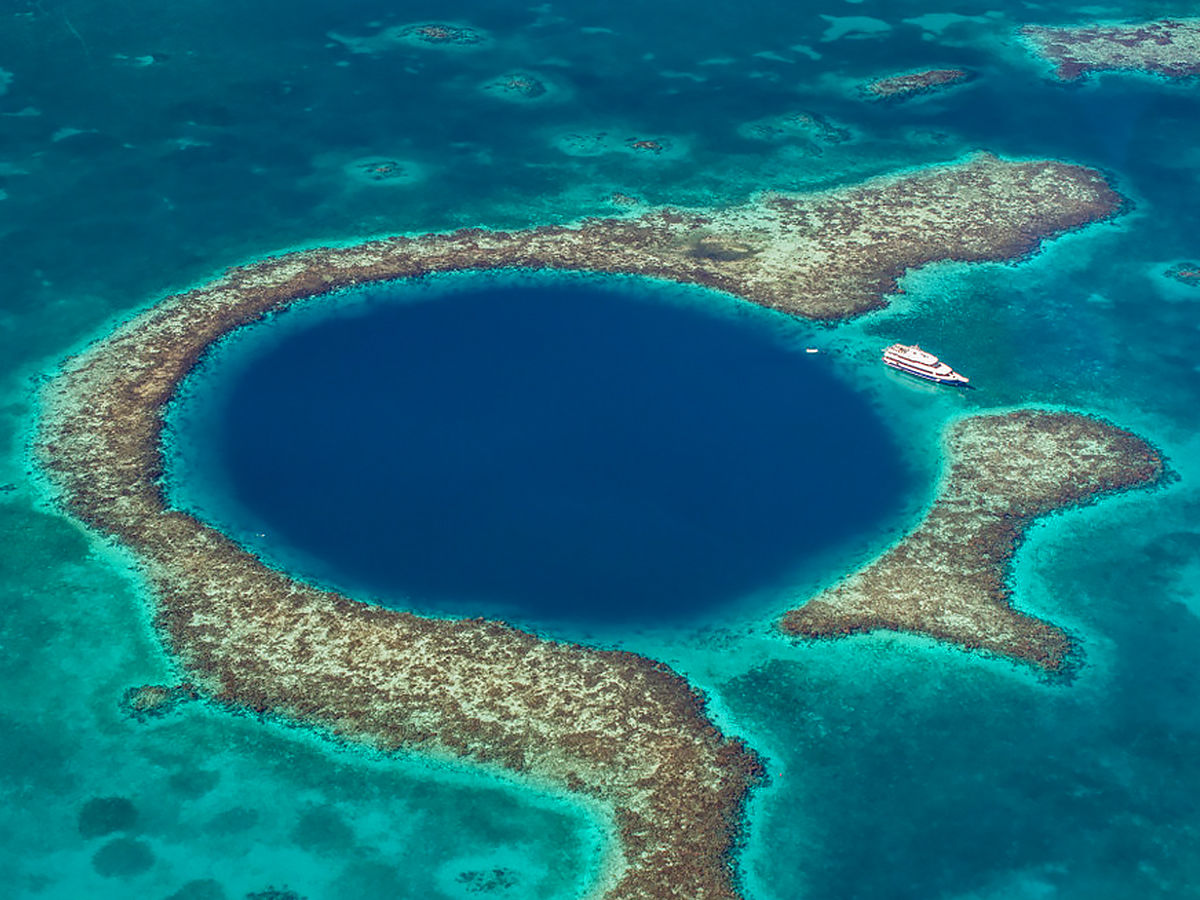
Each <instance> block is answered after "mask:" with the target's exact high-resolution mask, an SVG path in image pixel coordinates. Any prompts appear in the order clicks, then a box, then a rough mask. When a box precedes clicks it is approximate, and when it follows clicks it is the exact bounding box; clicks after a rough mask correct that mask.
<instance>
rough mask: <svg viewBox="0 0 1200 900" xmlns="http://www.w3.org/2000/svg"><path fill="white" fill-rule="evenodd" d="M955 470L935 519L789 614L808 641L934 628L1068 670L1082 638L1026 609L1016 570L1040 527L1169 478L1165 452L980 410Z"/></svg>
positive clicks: (1098, 429) (963, 429)
mask: <svg viewBox="0 0 1200 900" xmlns="http://www.w3.org/2000/svg"><path fill="white" fill-rule="evenodd" d="M947 445H948V447H947V449H948V451H949V453H950V468H949V471H948V472H947V474H946V476H945V478H944V481H943V484H942V488H941V491H940V492H939V494H938V497H937V499H936V500H935V501H934V504H933V507H932V509H931V510H930V511H929V513H928V515H927V516H926V517H925V519H924V521H922V522H921V523H920V524H919V525H918V526H917V527H916V528H915V529H914V530H913V531H912V532H910V533H909V534H908V536H907V537H905V538H904V539H903V540H901V541H900V542H899V543H898V544H897V545H896V546H894V547H893V548H891V549H890V550H888V551H887V552H886V553H884V554H883V556H881V557H880V558H879V559H877V560H876V561H875V562H873V563H871V564H870V565H868V566H867V567H866V568H864V569H862V570H860V571H858V572H855V573H853V574H852V575H849V576H848V577H846V578H845V579H843V580H842V581H841V582H839V583H838V584H837V585H835V586H834V587H832V588H830V589H829V590H827V591H825V592H824V593H822V594H819V595H818V596H816V597H814V598H813V599H811V600H809V601H808V602H807V603H805V604H804V605H803V606H801V607H799V608H798V609H794V610H792V611H791V612H789V613H787V615H786V616H784V619H783V622H782V625H781V627H782V628H783V630H784V631H785V632H787V633H788V634H791V635H795V636H798V637H836V636H841V635H847V634H854V633H859V632H869V631H876V630H890V631H902V632H909V633H915V634H925V635H930V636H932V637H935V638H938V639H939V640H943V641H947V642H949V643H953V644H958V645H959V646H961V647H964V648H967V649H981V650H987V651H990V652H992V653H996V654H999V655H1001V656H1008V657H1011V658H1013V659H1017V660H1022V661H1024V662H1028V663H1031V664H1033V665H1034V666H1037V667H1040V668H1041V669H1044V670H1046V671H1050V672H1059V671H1062V670H1063V669H1064V667H1065V666H1066V665H1067V663H1068V660H1069V657H1070V655H1071V650H1072V643H1071V639H1070V638H1069V637H1068V636H1067V635H1066V634H1065V633H1064V632H1063V631H1062V630H1061V629H1059V628H1057V627H1055V626H1054V625H1051V624H1049V623H1047V622H1044V621H1042V620H1040V619H1037V618H1035V617H1033V616H1030V615H1028V614H1026V613H1023V612H1021V611H1019V610H1017V609H1014V608H1013V606H1012V604H1011V603H1010V602H1009V589H1008V582H1007V575H1008V567H1009V564H1010V561H1011V559H1012V556H1013V553H1014V551H1015V549H1016V547H1017V545H1018V543H1019V542H1020V540H1021V537H1022V535H1023V533H1024V531H1025V529H1026V528H1027V527H1028V525H1029V523H1030V522H1031V521H1032V520H1033V519H1035V518H1037V517H1038V516H1042V515H1045V514H1047V513H1049V512H1053V511H1054V510H1058V509H1063V508H1065V507H1070V506H1076V505H1079V504H1081V503H1085V502H1087V501H1089V500H1090V499H1092V498H1093V497H1095V496H1097V495H1099V494H1103V493H1108V492H1112V491H1119V490H1125V489H1128V488H1133V487H1137V486H1139V485H1145V484H1150V483H1152V482H1155V481H1157V480H1158V479H1159V478H1161V477H1162V474H1163V462H1162V459H1161V458H1160V457H1159V455H1158V454H1157V452H1156V451H1155V450H1154V449H1153V448H1152V447H1151V446H1150V445H1148V444H1146V443H1145V442H1144V441H1142V440H1141V439H1140V438H1137V437H1135V436H1134V435H1132V434H1130V433H1129V432H1127V431H1122V430H1121V429H1119V428H1116V427H1114V426H1112V425H1109V424H1107V423H1105V422H1102V421H1100V420H1098V419H1094V418H1091V417H1088V416H1081V415H1075V414H1070V413H1051V412H1040V411H1034V410H1024V411H1021V412H1014V413H1009V414H1006V415H999V416H996V415H989V416H976V417H973V418H970V419H965V420H963V421H962V422H959V423H958V424H957V425H955V426H954V427H953V428H952V429H951V431H950V433H949V435H948V438H947Z"/></svg>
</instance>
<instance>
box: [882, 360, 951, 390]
mask: <svg viewBox="0 0 1200 900" xmlns="http://www.w3.org/2000/svg"><path fill="white" fill-rule="evenodd" d="M883 364H884V365H885V366H887V367H888V368H890V369H895V370H896V371H897V372H904V373H905V374H906V375H913V376H915V377H917V378H920V379H922V380H923V381H932V382H933V383H934V384H946V385H950V386H951V387H966V386H967V379H965V378H963V377H962V376H961V375H951V376H949V377H946V378H940V377H938V376H937V375H933V374H931V373H929V372H922V371H921V370H920V369H917V368H909V367H908V366H906V365H904V364H903V363H899V362H893V361H892V360H890V359H885V360H884V361H883Z"/></svg>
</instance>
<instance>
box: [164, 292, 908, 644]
mask: <svg viewBox="0 0 1200 900" xmlns="http://www.w3.org/2000/svg"><path fill="white" fill-rule="evenodd" d="M459 281H460V283H459V285H458V287H456V288H454V289H451V290H448V291H446V292H444V293H443V294H441V295H440V296H436V297H435V298H433V299H428V298H426V299H423V300H420V301H419V302H411V297H412V295H413V293H414V288H412V287H410V286H409V285H407V284H405V283H403V282H401V283H397V284H394V285H391V286H388V287H383V288H374V289H371V290H370V291H367V292H363V293H365V294H366V296H365V298H364V297H362V296H359V297H357V298H355V299H357V300H358V303H356V304H354V305H353V306H350V307H348V308H347V307H344V306H342V307H339V305H338V299H339V298H333V299H330V300H326V301H323V302H318V303H313V304H310V305H308V306H307V307H306V308H304V309H302V310H300V311H294V312H290V313H287V314H285V315H284V316H282V317H276V318H274V319H272V320H269V321H268V322H266V323H265V324H260V325H256V326H251V327H250V328H248V329H245V330H244V331H243V332H242V333H240V334H235V335H234V336H233V337H232V338H230V339H229V340H227V342H226V344H227V345H228V346H225V347H223V348H222V351H221V352H220V353H218V354H216V355H215V358H214V359H212V360H210V361H209V362H208V364H207V365H205V366H204V367H203V369H202V371H201V372H200V373H199V374H197V375H196V376H194V377H193V379H192V382H191V383H190V384H189V389H188V399H187V400H186V401H185V402H184V404H183V405H182V408H181V409H179V410H178V411H177V414H176V417H175V418H176V421H177V422H178V423H179V424H177V426H176V427H175V429H174V431H173V434H172V440H173V443H174V445H175V446H176V448H177V453H178V454H179V455H180V457H181V459H179V460H178V461H177V463H176V467H177V468H178V469H179V470H180V471H182V472H184V473H185V475H184V476H177V477H176V478H175V481H177V482H181V481H186V483H182V484H180V485H179V488H178V489H179V490H181V491H182V493H183V496H184V497H185V500H184V503H185V505H187V504H188V501H187V499H186V498H188V497H190V498H194V502H195V504H197V505H198V506H199V507H200V510H201V514H202V515H203V514H205V512H204V511H205V510H207V509H210V508H211V509H214V510H219V512H217V513H216V518H217V521H218V523H219V524H220V525H221V526H222V527H223V528H224V529H225V530H226V531H228V532H230V533H233V534H236V535H238V536H239V537H241V538H242V539H244V540H247V541H248V542H249V543H250V544H251V546H255V547H256V548H261V549H262V551H263V552H264V553H265V554H266V555H267V556H268V558H270V557H272V556H275V557H277V558H278V557H280V556H282V558H284V559H287V558H288V557H292V558H295V557H299V558H301V559H303V560H304V562H303V563H301V564H300V567H301V571H302V572H303V573H304V574H308V575H310V576H313V577H318V578H321V579H322V580H324V581H327V582H330V583H333V584H336V585H343V586H350V587H352V588H354V589H356V590H357V591H359V592H364V591H365V592H366V593H367V595H368V596H370V595H377V596H379V597H381V598H382V600H383V602H385V603H390V604H392V605H400V606H405V607H412V608H417V609H429V610H435V611H441V612H448V613H456V614H474V615H478V614H482V613H489V614H504V615H509V616H515V617H517V618H518V619H520V620H523V621H531V622H535V623H554V622H557V623H560V624H561V623H568V622H569V623H574V624H576V625H578V624H581V623H585V624H587V625H602V626H607V627H610V628H611V627H612V626H613V625H614V624H620V623H628V622H639V623H643V624H644V623H651V622H663V621H676V622H677V621H697V620H702V619H703V618H704V614H705V612H706V610H707V608H708V607H711V606H714V605H717V604H721V603H730V602H733V601H736V600H738V599H739V598H740V597H742V596H743V595H745V594H747V593H751V592H754V591H757V590H761V589H763V588H765V587H768V586H770V585H771V584H773V583H775V582H777V581H779V580H780V579H781V578H782V576H785V575H787V574H789V573H790V572H791V571H793V570H795V569H796V568H797V567H798V566H799V565H801V564H803V563H804V562H806V561H807V560H809V559H811V558H812V557H813V556H814V555H816V554H819V553H821V552H825V551H828V550H829V549H830V548H833V547H837V546H838V545H839V544H843V543H845V542H846V541H847V540H849V539H851V538H853V537H855V536H857V535H859V534H861V533H863V532H864V531H870V530H871V529H873V528H875V527H878V525H879V524H880V523H881V522H885V521H888V520H890V519H892V518H894V517H895V514H896V511H897V510H898V509H900V508H902V507H903V506H904V504H905V502H906V500H907V499H908V497H907V494H908V492H910V491H911V490H912V488H913V486H914V483H915V478H914V475H913V473H912V472H911V471H910V470H909V469H908V468H907V467H906V466H905V464H904V463H903V461H902V458H901V455H900V451H899V448H898V446H897V444H896V441H895V438H894V437H893V436H892V435H891V434H890V432H889V430H888V428H887V427H886V426H885V424H884V421H883V419H882V418H881V417H880V415H879V414H878V412H877V411H876V410H875V409H873V408H872V407H871V405H870V404H869V402H868V400H867V398H866V396H865V395H863V394H861V393H858V392H856V391H855V390H854V389H853V388H852V386H851V385H850V383H849V382H848V381H847V380H846V379H845V378H844V377H840V376H839V375H838V374H837V373H836V372H835V370H834V368H833V366H832V364H831V363H830V362H829V361H828V357H827V356H822V355H819V354H809V353H806V352H805V347H804V346H803V345H802V344H800V343H798V339H799V337H800V335H798V334H791V335H790V340H787V339H785V337H784V334H785V333H786V332H782V331H781V326H782V325H784V324H785V323H783V322H781V319H782V317H780V316H778V315H777V314H773V313H768V312H765V311H757V310H752V309H747V310H743V311H741V315H738V316H736V317H735V316H731V315H730V314H729V310H730V308H731V306H732V304H733V303H734V302H735V301H732V300H731V299H729V298H725V297H722V296H720V295H717V294H713V293H711V292H705V291H701V290H693V291H680V290H679V289H678V288H671V287H669V286H663V285H658V284H655V283H653V282H646V281H643V280H637V279H628V278H624V279H609V281H611V282H612V284H611V285H609V286H607V287H605V286H604V285H605V281H604V280H603V279H599V278H591V279H587V278H571V277H563V276H558V275H546V276H540V277H536V278H531V279H529V280H526V281H525V282H523V283H520V284H516V283H513V282H512V280H511V279H502V280H500V281H497V280H496V279H493V278H489V277H488V276H486V275H480V276H475V277H474V278H472V279H470V280H468V281H467V282H466V283H465V284H463V283H461V279H460V280H459ZM423 287H425V285H423ZM406 297H407V298H408V299H409V302H405V300H406ZM685 297H686V298H687V300H688V301H689V302H681V301H682V300H683V298H685ZM343 300H344V298H343ZM706 302H707V304H708V306H709V307H711V308H710V309H706V308H705V303H706ZM330 308H332V312H330ZM792 330H793V331H795V330H796V329H792ZM280 331H282V332H283V336H282V337H280V336H278V335H279V332H280Z"/></svg>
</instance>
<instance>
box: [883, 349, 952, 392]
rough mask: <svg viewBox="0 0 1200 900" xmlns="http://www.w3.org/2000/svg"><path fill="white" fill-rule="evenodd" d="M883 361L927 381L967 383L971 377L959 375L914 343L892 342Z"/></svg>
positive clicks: (885, 352) (884, 354)
mask: <svg viewBox="0 0 1200 900" xmlns="http://www.w3.org/2000/svg"><path fill="white" fill-rule="evenodd" d="M883 363H884V365H886V366H891V367H892V368H893V369H899V370H900V371H901V372H907V373H908V374H909V375H916V376H917V377H918V378H924V379H925V380H926V381H936V382H937V383H938V384H956V385H963V384H967V383H968V382H969V381H970V380H971V379H969V378H967V377H966V376H964V375H959V374H958V373H957V372H955V371H954V370H953V369H952V368H950V367H949V366H948V365H946V364H945V363H944V362H942V361H941V360H940V359H938V358H937V357H936V356H934V355H933V354H932V353H928V352H926V351H924V350H922V349H921V348H920V347H918V346H917V345H916V344H913V345H912V346H911V347H910V346H908V345H907V344H892V346H890V347H888V348H886V349H885V350H884V351H883Z"/></svg>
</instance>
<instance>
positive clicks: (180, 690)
mask: <svg viewBox="0 0 1200 900" xmlns="http://www.w3.org/2000/svg"><path fill="white" fill-rule="evenodd" d="M199 696H200V694H199V692H198V691H197V690H196V688H195V687H193V686H192V685H191V684H188V683H187V682H184V683H183V684H177V685H168V684H143V685H141V686H140V687H131V688H129V689H128V690H127V691H125V694H124V695H123V696H122V697H121V708H122V709H123V710H124V711H125V713H126V714H127V715H129V716H130V717H131V718H134V719H137V720H138V721H139V722H145V721H146V720H147V719H151V718H158V717H160V716H165V715H166V714H167V713H169V712H170V711H171V710H173V709H175V708H176V707H177V706H179V704H181V703H186V702H187V701H188V700H196V699H197V698H198V697H199Z"/></svg>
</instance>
